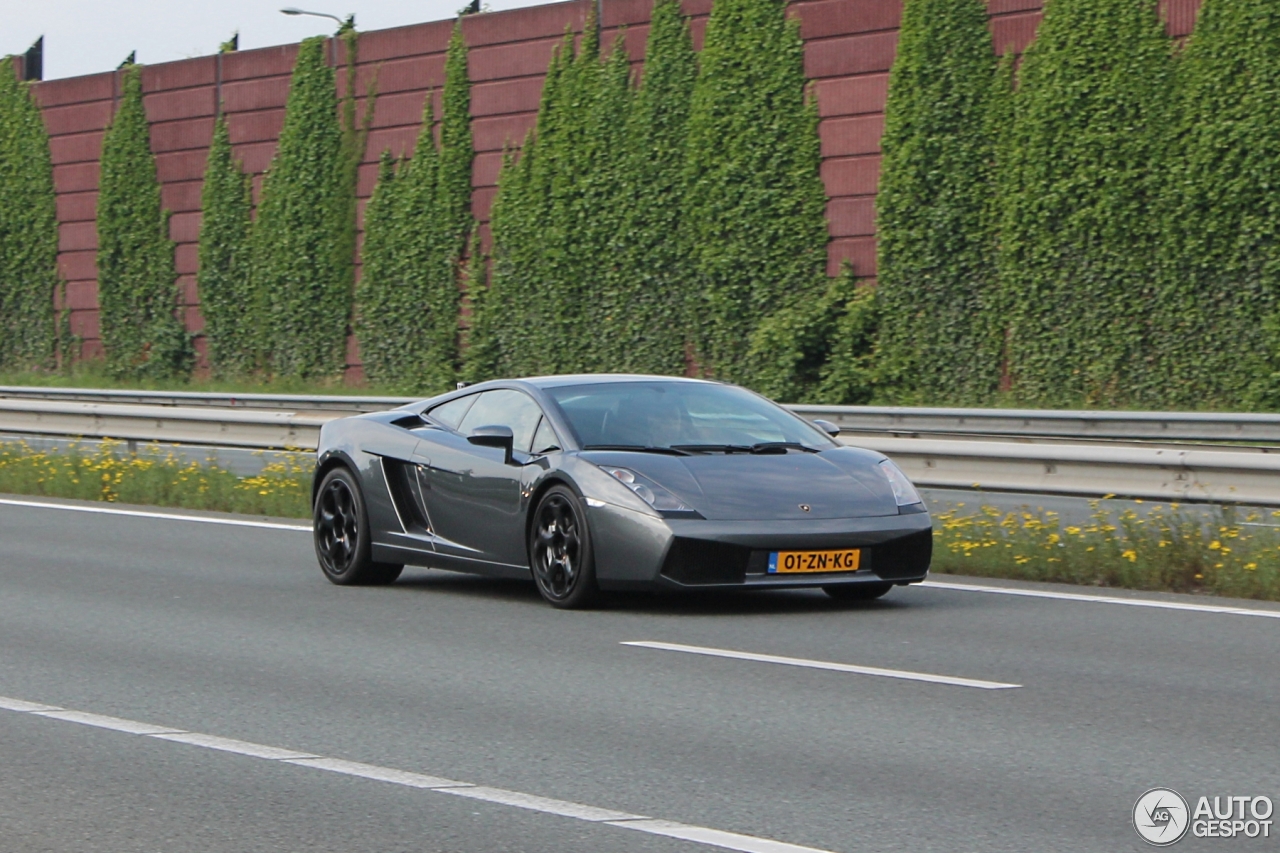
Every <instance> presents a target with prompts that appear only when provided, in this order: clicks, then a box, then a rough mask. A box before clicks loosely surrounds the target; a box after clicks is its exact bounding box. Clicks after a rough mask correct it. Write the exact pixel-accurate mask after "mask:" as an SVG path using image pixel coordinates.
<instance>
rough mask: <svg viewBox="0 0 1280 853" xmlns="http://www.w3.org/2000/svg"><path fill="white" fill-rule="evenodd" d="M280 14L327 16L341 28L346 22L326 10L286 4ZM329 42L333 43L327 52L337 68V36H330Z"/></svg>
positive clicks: (353, 17) (313, 16)
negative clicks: (308, 9)
mask: <svg viewBox="0 0 1280 853" xmlns="http://www.w3.org/2000/svg"><path fill="white" fill-rule="evenodd" d="M280 14H282V15H308V16H310V17H312V18H328V19H330V20H332V21H337V22H338V26H339V28H341V27H342V25H343V24H345V23H346V21H344V20H342V19H341V18H339V17H338V16H337V15H330V14H329V13H328V12H308V11H307V10H306V9H298V8H295V7H293V6H286V7H285V8H283V9H281V10H280ZM351 17H352V20H354V19H355V16H354V15H352V16H351ZM329 43H330V44H332V45H333V48H332V50H330V51H329V52H330V54H331V55H332V57H333V67H334V68H337V67H338V37H337V36H334V37H332V38H331V39H330V40H329Z"/></svg>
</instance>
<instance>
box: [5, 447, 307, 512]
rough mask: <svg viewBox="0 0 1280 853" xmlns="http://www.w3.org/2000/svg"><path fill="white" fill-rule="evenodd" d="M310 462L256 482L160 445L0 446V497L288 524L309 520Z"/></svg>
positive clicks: (272, 468) (292, 463) (277, 467)
mask: <svg viewBox="0 0 1280 853" xmlns="http://www.w3.org/2000/svg"><path fill="white" fill-rule="evenodd" d="M311 470H312V468H311V464H310V462H309V461H307V459H306V457H299V458H286V459H284V460H283V461H279V462H272V463H270V464H268V465H266V466H265V467H264V468H263V470H262V471H261V472H260V473H258V474H256V475H254V476H252V477H241V476H238V475H237V474H235V473H233V472H231V471H228V470H227V469H225V468H222V467H219V466H218V465H216V464H212V463H208V462H206V463H202V462H199V461H188V460H185V459H181V458H179V457H178V456H176V455H174V454H173V453H172V452H168V453H166V452H165V450H164V448H162V447H161V446H160V445H154V444H153V445H149V446H147V447H146V448H145V450H144V451H143V452H140V453H137V454H132V453H129V452H127V451H126V450H124V444H123V442H110V441H106V442H102V443H101V444H97V445H93V446H91V447H75V446H73V447H71V448H70V449H68V450H56V451H55V450H37V449H33V448H32V447H30V446H29V445H27V444H26V443H25V442H6V443H0V493H9V494H16V495H41V496H44V497H51V498H78V499H80V500H99V501H113V502H115V501H118V502H120V503H130V504H146V505H150V506H167V507H182V508H185V509H205V510H214V511H217V512H236V513H243V514H246V515H270V516H278V517H283V518H309V517H310V516H311V509H310V499H311Z"/></svg>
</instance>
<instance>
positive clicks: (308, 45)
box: [252, 38, 354, 378]
mask: <svg viewBox="0 0 1280 853" xmlns="http://www.w3.org/2000/svg"><path fill="white" fill-rule="evenodd" d="M338 110H339V105H338V98H337V92H336V91H335V88H334V74H333V69H332V68H330V67H329V66H328V64H327V63H326V62H325V40H324V39H323V38H312V39H307V40H306V41H304V42H303V43H302V45H301V47H300V48H299V50H298V60H297V63H296V64H295V66H294V69H293V79H292V80H291V81H290V84H289V99H288V102H287V105H286V107H285V119H284V128H283V130H282V131H281V133H280V142H279V147H278V148H277V150H276V156H275V159H274V160H272V162H271V168H270V169H269V170H268V172H267V176H266V180H265V181H264V183H263V189H262V201H261V203H260V204H259V205H258V217H257V220H256V222H255V223H254V228H253V238H252V264H253V277H254V289H255V291H256V292H257V296H258V299H259V300H260V301H261V303H262V305H263V306H264V308H265V310H266V314H267V316H266V322H265V324H264V326H265V329H264V331H265V336H266V338H265V340H264V348H265V352H266V354H267V355H268V357H269V360H270V366H271V368H272V369H273V370H274V371H275V372H276V373H278V374H282V375H292V376H298V377H301V378H312V377H322V376H333V375H337V374H339V373H340V372H341V371H342V369H343V367H344V366H345V364H346V337H347V324H348V320H349V317H350V312H351V298H352V293H351V291H352V281H351V277H350V273H351V257H350V255H349V254H347V252H348V249H349V248H350V247H351V242H350V240H348V239H347V237H346V234H347V229H348V219H349V217H350V215H351V212H352V204H353V198H354V194H353V193H352V192H351V185H350V176H351V169H350V166H349V163H348V157H347V152H348V150H349V148H350V147H351V146H349V145H347V146H344V141H343V133H342V127H341V125H340V122H339V111H338ZM351 227H354V226H351Z"/></svg>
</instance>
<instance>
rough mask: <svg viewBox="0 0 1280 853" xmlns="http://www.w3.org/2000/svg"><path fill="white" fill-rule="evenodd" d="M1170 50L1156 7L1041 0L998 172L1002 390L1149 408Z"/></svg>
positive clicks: (1043, 401)
mask: <svg viewBox="0 0 1280 853" xmlns="http://www.w3.org/2000/svg"><path fill="white" fill-rule="evenodd" d="M1172 70H1173V65H1172V61H1171V45H1170V41H1169V39H1168V38H1167V37H1166V36H1165V32H1164V27H1163V24H1162V23H1161V21H1160V19H1159V18H1158V16H1157V10H1156V3H1155V2H1154V0H1143V2H1133V0H1050V2H1048V3H1046V5H1045V10H1044V19H1043V21H1042V22H1041V24H1040V28H1039V31H1038V33H1037V36H1036V40H1035V42H1033V43H1032V45H1031V46H1030V47H1029V48H1028V49H1027V51H1026V53H1025V55H1024V56H1023V60H1022V67H1021V69H1020V73H1019V78H1018V79H1019V90H1018V93H1017V97H1016V98H1015V108H1014V119H1013V124H1012V127H1011V128H1009V138H1008V141H1007V144H1004V145H1003V146H1002V152H1001V153H1002V156H1003V157H1004V158H1005V159H1004V160H1003V161H1002V164H1001V175H1000V193H1001V197H1000V207H1001V223H1000V224H1001V235H1000V239H1001V254H1000V260H999V264H1000V277H1001V285H1002V290H1003V298H1004V299H1005V300H1006V302H1005V304H1006V306H1007V310H1008V311H1009V313H1010V317H1009V329H1008V351H1007V357H1008V360H1009V370H1010V374H1011V378H1012V396H1013V399H1014V400H1016V401H1017V402H1020V403H1023V404H1027V405H1035V406H1046V407H1072V406H1076V407H1078V406H1101V407H1113V406H1133V405H1143V404H1151V403H1156V402H1158V401H1159V400H1160V399H1161V395H1162V393H1163V391H1164V388H1163V386H1164V384H1165V382H1164V380H1163V378H1162V377H1160V376H1159V374H1158V372H1157V371H1155V370H1153V369H1152V366H1153V364H1154V361H1155V359H1154V356H1153V354H1152V352H1151V349H1150V346H1149V321H1150V316H1151V313H1152V312H1151V298H1152V295H1153V291H1154V282H1155V280H1156V275H1157V266H1156V258H1157V256H1158V250H1159V241H1158V235H1159V233H1160V227H1159V215H1158V210H1159V204H1158V200H1159V198H1160V181H1161V180H1162V168H1161V167H1162V163H1163V162H1164V157H1165V156H1166V153H1167V150H1168V142H1169V140H1168V134H1167V124H1168V121H1169V116H1170V108H1171V104H1170V102H1169V98H1168V91H1169V85H1170V83H1171V73H1172Z"/></svg>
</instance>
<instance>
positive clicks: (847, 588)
mask: <svg viewBox="0 0 1280 853" xmlns="http://www.w3.org/2000/svg"><path fill="white" fill-rule="evenodd" d="M891 589H893V584H891V583H848V584H840V585H835V584H832V585H831V586H824V587H823V588H822V591H823V592H825V593H826V594H827V595H829V596H831V597H832V598H834V599H835V600H836V601H873V600H875V599H877V598H879V597H880V596H882V595H884V594H885V593H886V592H888V591H889V590H891Z"/></svg>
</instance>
